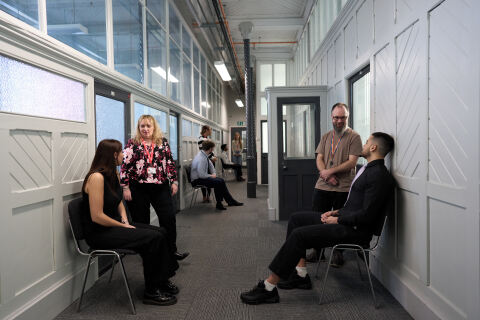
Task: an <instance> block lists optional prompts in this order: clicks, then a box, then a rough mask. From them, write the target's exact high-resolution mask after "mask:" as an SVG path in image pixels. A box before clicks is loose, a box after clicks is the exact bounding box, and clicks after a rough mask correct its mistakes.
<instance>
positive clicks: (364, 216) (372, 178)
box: [338, 159, 395, 235]
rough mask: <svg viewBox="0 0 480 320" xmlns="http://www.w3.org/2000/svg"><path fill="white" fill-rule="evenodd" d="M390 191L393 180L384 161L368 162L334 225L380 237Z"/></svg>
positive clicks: (391, 191)
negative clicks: (350, 227)
mask: <svg viewBox="0 0 480 320" xmlns="http://www.w3.org/2000/svg"><path fill="white" fill-rule="evenodd" d="M394 190H395V180H394V179H393V177H392V175H391V174H390V172H388V170H387V168H386V167H385V164H384V160H383V159H380V160H374V161H371V162H369V163H368V164H367V166H366V167H365V171H364V172H363V173H362V174H361V175H360V176H359V177H358V178H357V180H355V182H354V184H353V185H352V189H351V190H350V194H349V197H348V200H347V202H346V203H345V206H344V207H343V208H342V209H340V210H339V212H338V214H339V218H338V223H339V224H343V225H347V226H352V227H356V229H357V230H358V231H363V232H366V233H369V234H370V235H372V234H375V235H380V232H381V231H382V230H381V229H382V226H383V222H384V220H385V215H386V213H387V208H388V205H389V203H391V201H392V200H393V194H394Z"/></svg>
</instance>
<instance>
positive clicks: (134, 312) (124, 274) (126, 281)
mask: <svg viewBox="0 0 480 320" xmlns="http://www.w3.org/2000/svg"><path fill="white" fill-rule="evenodd" d="M117 259H118V262H120V266H121V267H122V275H123V281H124V282H125V287H126V288H127V294H128V299H129V300H130V307H131V308H132V313H133V314H137V311H136V310H135V304H134V303H133V299H132V294H131V292H130V286H129V285H128V279H127V274H126V273H125V267H124V265H123V261H122V258H120V256H119V255H117Z"/></svg>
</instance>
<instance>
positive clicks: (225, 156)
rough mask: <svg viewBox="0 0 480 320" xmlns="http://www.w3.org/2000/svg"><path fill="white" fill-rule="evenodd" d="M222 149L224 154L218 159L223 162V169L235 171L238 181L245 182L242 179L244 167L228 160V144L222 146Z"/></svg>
mask: <svg viewBox="0 0 480 320" xmlns="http://www.w3.org/2000/svg"><path fill="white" fill-rule="evenodd" d="M220 148H221V149H222V153H221V154H220V155H219V156H218V157H219V158H220V160H221V161H222V167H223V168H224V169H234V170H235V177H236V178H237V181H245V179H243V177H242V166H241V165H240V164H236V163H233V162H230V161H229V160H228V146H227V145H226V144H222V146H221V147H220Z"/></svg>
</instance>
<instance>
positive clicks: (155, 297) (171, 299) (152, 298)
mask: <svg viewBox="0 0 480 320" xmlns="http://www.w3.org/2000/svg"><path fill="white" fill-rule="evenodd" d="M175 303H177V298H176V297H175V296H173V295H171V294H169V293H163V292H160V290H157V291H156V292H155V293H147V292H145V293H144V294H143V304H153V305H157V306H171V305H172V304H175Z"/></svg>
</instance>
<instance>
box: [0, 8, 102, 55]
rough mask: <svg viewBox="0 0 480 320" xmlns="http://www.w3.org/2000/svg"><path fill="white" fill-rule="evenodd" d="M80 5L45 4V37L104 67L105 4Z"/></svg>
mask: <svg viewBox="0 0 480 320" xmlns="http://www.w3.org/2000/svg"><path fill="white" fill-rule="evenodd" d="M0 3H1V1H0ZM83 3H84V1H81V0H73V1H69V2H65V1H47V22H48V26H47V31H48V35H49V36H52V37H54V38H55V39H57V40H59V41H61V42H63V43H65V44H66V45H69V46H70V47H72V48H74V49H76V50H78V51H80V52H82V53H84V54H86V55H87V56H89V57H90V58H93V59H95V60H97V61H99V62H101V63H103V64H107V50H106V47H107V46H106V43H107V38H106V25H105V1H104V0H92V1H90V2H89V3H88V5H87V4H83ZM0 6H1V5H0Z"/></svg>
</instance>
